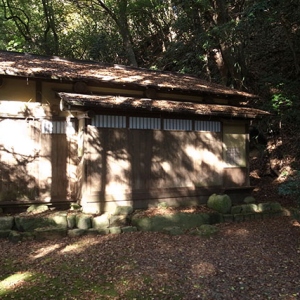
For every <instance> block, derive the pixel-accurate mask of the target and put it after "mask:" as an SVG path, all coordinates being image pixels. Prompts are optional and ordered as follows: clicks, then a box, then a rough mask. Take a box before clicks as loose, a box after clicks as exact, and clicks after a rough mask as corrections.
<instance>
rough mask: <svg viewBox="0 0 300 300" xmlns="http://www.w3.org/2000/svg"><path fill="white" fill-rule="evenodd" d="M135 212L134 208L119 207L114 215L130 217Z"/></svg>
mask: <svg viewBox="0 0 300 300" xmlns="http://www.w3.org/2000/svg"><path fill="white" fill-rule="evenodd" d="M132 212H133V207H132V206H117V207H116V209H115V211H114V212H113V215H126V216H128V215H130V214H131V213H132Z"/></svg>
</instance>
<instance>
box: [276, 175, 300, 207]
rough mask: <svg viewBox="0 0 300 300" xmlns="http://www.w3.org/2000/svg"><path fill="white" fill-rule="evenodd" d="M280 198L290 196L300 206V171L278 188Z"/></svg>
mask: <svg viewBox="0 0 300 300" xmlns="http://www.w3.org/2000/svg"><path fill="white" fill-rule="evenodd" d="M278 194H279V195H280V196H289V197H293V198H295V200H296V201H297V204H298V206H300V171H296V172H295V173H294V174H293V175H292V176H288V177H287V178H286V180H285V181H284V182H283V183H281V184H280V185H279V187H278Z"/></svg>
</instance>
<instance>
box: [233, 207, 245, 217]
mask: <svg viewBox="0 0 300 300" xmlns="http://www.w3.org/2000/svg"><path fill="white" fill-rule="evenodd" d="M242 212H243V206H242V205H235V206H232V207H231V214H232V215H236V214H241V213H242Z"/></svg>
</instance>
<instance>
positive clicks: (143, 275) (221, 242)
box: [0, 217, 300, 300]
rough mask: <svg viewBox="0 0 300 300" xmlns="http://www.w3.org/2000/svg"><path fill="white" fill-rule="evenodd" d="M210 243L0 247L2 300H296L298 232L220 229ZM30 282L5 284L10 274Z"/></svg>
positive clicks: (236, 226) (66, 242) (239, 226)
mask: <svg viewBox="0 0 300 300" xmlns="http://www.w3.org/2000/svg"><path fill="white" fill-rule="evenodd" d="M217 226H218V228H219V233H217V235H215V236H213V237H211V238H203V237H199V236H190V235H180V236H169V235H166V234H163V233H154V232H135V233H125V234H119V235H106V236H86V237H80V238H76V239H73V238H64V239H60V240H55V241H45V242H36V241H25V242H22V243H18V244H12V243H11V242H9V241H7V240H1V241H0V253H1V260H0V298H1V299H210V300H213V299H285V300H290V299H299V298H300V260H299V254H300V239H299V237H300V226H299V224H298V223H297V222H293V221H292V220H291V219H290V218H288V217H279V218H275V219H266V220H257V221H248V222H243V223H227V224H226V223H223V224H219V225H217ZM24 273H25V274H30V275H28V276H29V277H28V278H26V279H20V280H17V281H16V282H11V283H9V279H10V278H13V276H15V275H16V274H19V275H20V274H24Z"/></svg>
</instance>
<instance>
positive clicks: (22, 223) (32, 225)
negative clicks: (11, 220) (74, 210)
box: [15, 216, 56, 231]
mask: <svg viewBox="0 0 300 300" xmlns="http://www.w3.org/2000/svg"><path fill="white" fill-rule="evenodd" d="M15 224H16V227H17V230H18V231H33V230H34V229H36V228H40V227H48V226H56V223H55V222H54V221H53V220H52V219H49V218H41V217H29V216H25V217H23V216H16V217H15Z"/></svg>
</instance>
